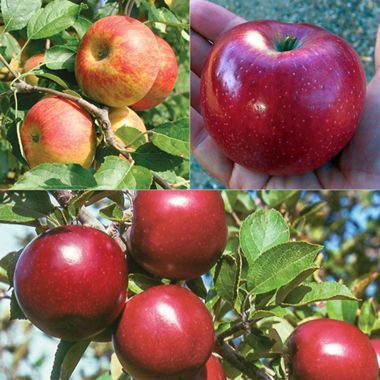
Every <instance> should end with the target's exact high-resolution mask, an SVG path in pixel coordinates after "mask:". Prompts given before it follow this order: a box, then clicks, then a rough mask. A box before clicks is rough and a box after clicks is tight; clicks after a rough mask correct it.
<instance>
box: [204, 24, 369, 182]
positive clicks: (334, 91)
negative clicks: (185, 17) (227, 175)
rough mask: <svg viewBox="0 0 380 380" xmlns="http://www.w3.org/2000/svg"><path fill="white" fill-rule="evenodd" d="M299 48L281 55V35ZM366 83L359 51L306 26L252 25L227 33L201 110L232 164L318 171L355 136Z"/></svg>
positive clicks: (279, 171)
mask: <svg viewBox="0 0 380 380" xmlns="http://www.w3.org/2000/svg"><path fill="white" fill-rule="evenodd" d="M286 36H295V37H296V38H297V42H296V48H295V49H293V50H291V51H285V52H278V51H277V50H276V48H275V45H276V41H277V40H278V38H279V37H286ZM365 88H366V80H365V73H364V69H363V65H362V63H361V61H360V58H359V56H358V55H357V53H356V52H355V50H354V49H353V48H352V47H351V46H350V45H349V44H348V43H347V42H346V41H345V40H343V39H342V38H340V37H338V36H336V35H334V34H331V33H329V32H327V31H325V30H323V29H321V28H319V27H316V26H313V25H309V24H287V23H282V22H277V21H252V22H247V23H245V24H242V25H239V26H237V27H235V28H233V29H231V30H230V31H228V32H226V33H225V34H223V35H222V36H221V37H220V38H219V39H218V40H217V41H216V43H215V45H214V47H213V49H212V50H211V52H210V54H209V56H208V58H207V60H206V63H205V65H204V68H203V72H202V79H201V109H202V114H203V116H204V119H205V125H206V128H207V130H208V131H209V133H210V135H211V136H212V137H213V139H214V140H215V141H216V143H217V144H218V146H219V147H220V148H221V150H222V151H223V152H224V154H225V155H226V156H228V157H229V158H230V159H231V160H233V161H234V162H236V163H238V164H240V165H242V166H244V167H246V168H250V169H253V170H256V171H258V172H262V173H266V174H270V175H286V176H287V175H296V174H302V173H306V172H309V171H311V170H314V169H316V168H318V167H320V166H322V165H323V164H324V163H326V162H327V161H328V160H330V159H331V158H332V157H334V156H335V155H336V154H337V153H338V152H339V151H340V150H341V149H342V148H343V147H344V146H345V145H346V144H347V143H348V141H349V140H350V139H351V137H352V136H353V134H354V132H355V130H356V128H357V126H358V124H359V121H360V117H361V114H362V111H363V108H364V99H365Z"/></svg>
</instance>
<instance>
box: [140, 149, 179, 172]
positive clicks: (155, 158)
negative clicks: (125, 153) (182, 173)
mask: <svg viewBox="0 0 380 380" xmlns="http://www.w3.org/2000/svg"><path fill="white" fill-rule="evenodd" d="M132 157H133V159H134V160H135V162H136V164H137V165H140V166H144V167H146V168H148V169H151V170H153V171H156V172H164V171H166V170H172V169H174V168H175V167H176V166H178V165H179V164H180V163H181V162H182V159H181V158H180V157H177V156H173V155H170V154H168V153H165V152H164V151H162V150H160V149H158V148H157V147H156V146H154V145H153V144H152V143H148V144H144V145H142V146H140V147H139V148H138V149H137V150H136V152H134V153H132Z"/></svg>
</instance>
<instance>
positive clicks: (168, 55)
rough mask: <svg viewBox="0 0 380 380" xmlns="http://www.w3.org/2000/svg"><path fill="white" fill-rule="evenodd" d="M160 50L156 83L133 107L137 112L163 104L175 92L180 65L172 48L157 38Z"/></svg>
mask: <svg viewBox="0 0 380 380" xmlns="http://www.w3.org/2000/svg"><path fill="white" fill-rule="evenodd" d="M156 38H157V43H158V47H159V49H160V59H161V66H160V71H159V73H158V75H157V78H156V81H155V82H154V84H153V87H152V88H151V89H150V90H149V92H148V93H147V94H146V95H145V96H144V98H142V99H141V100H140V101H138V102H137V103H135V104H133V105H132V106H131V107H132V108H133V109H135V110H139V111H141V110H147V109H149V108H153V107H156V106H157V105H159V104H160V103H162V102H163V101H164V100H165V99H166V97H167V96H168V95H169V94H170V93H171V92H172V91H173V88H174V86H175V82H176V81H177V76H178V65H177V59H176V56H175V53H174V51H173V49H172V48H171V46H170V45H169V44H168V43H167V42H166V41H165V40H164V39H162V38H161V37H159V36H156Z"/></svg>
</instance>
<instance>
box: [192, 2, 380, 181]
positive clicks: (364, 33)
mask: <svg viewBox="0 0 380 380" xmlns="http://www.w3.org/2000/svg"><path fill="white" fill-rule="evenodd" d="M212 1H213V2H214V3H217V4H220V5H222V6H224V7H225V8H227V9H229V10H230V11H232V12H235V13H237V14H239V15H240V16H241V17H244V18H245V19H247V20H257V19H273V20H280V21H286V22H308V23H312V24H316V25H319V26H321V27H323V28H325V29H327V30H329V31H330V32H333V33H336V34H338V35H340V36H341V37H343V38H345V39H346V40H347V41H349V42H350V43H351V45H352V46H353V47H354V48H355V49H356V51H357V52H358V54H359V55H360V57H361V59H362V62H363V64H364V67H365V70H366V73H367V80H370V79H371V77H372V76H373V74H374V70H375V69H374V49H375V40H376V32H377V28H378V25H379V24H380V0H352V1H347V0H309V1H305V0H212ZM191 187H192V188H207V189H210V188H222V187H223V186H222V185H221V184H220V183H219V182H218V181H216V180H215V179H213V178H211V177H210V176H208V175H207V174H206V173H205V172H204V171H203V170H202V169H201V167H200V165H199V164H198V163H197V162H196V160H195V159H194V158H192V161H191Z"/></svg>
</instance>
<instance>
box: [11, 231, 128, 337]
mask: <svg viewBox="0 0 380 380" xmlns="http://www.w3.org/2000/svg"><path fill="white" fill-rule="evenodd" d="M127 276H128V275H127V263H126V259H125V255H124V253H123V252H122V251H121V249H120V248H119V246H118V245H117V243H116V242H115V241H114V240H113V239H112V238H111V237H109V236H108V235H106V234H105V233H103V232H101V231H98V230H96V229H94V228H90V227H84V226H74V225H72V226H62V227H58V228H54V229H52V230H50V231H48V232H46V233H43V234H42V235H40V236H38V237H37V238H35V239H34V240H33V241H32V242H31V243H29V244H28V245H27V246H26V247H25V249H24V250H23V252H22V254H21V256H20V258H19V260H18V262H17V265H16V270H15V277H14V289H15V294H16V298H17V300H18V302H19V304H20V306H21V309H22V310H23V312H24V313H25V315H26V316H27V317H28V318H29V319H30V321H31V322H32V323H33V324H34V325H36V326H37V327H38V328H40V329H41V330H42V331H44V332H45V333H47V334H49V335H51V336H55V337H57V338H61V339H65V340H69V341H75V340H82V339H86V338H89V337H91V336H94V335H96V334H97V333H99V332H101V331H102V330H104V329H105V328H107V327H108V326H109V325H110V324H111V323H112V322H113V321H114V320H115V319H116V318H117V316H118V315H119V314H120V312H121V311H122V309H123V307H124V305H125V300H126V288H127V281H128V277H127Z"/></svg>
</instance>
